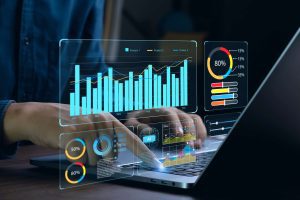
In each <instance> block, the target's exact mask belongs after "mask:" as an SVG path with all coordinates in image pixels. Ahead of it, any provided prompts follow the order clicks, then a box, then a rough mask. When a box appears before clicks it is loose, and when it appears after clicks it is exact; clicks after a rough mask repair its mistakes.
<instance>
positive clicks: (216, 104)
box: [211, 99, 239, 107]
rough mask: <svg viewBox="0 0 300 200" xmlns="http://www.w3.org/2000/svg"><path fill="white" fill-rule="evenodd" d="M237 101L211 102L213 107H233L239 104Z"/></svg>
mask: <svg viewBox="0 0 300 200" xmlns="http://www.w3.org/2000/svg"><path fill="white" fill-rule="evenodd" d="M238 102H239V101H238V100H237V99H230V100H221V101H213V102H211V106H213V107H216V106H227V105H233V104H238Z"/></svg>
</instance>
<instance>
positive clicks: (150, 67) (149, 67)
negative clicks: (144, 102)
mask: <svg viewBox="0 0 300 200" xmlns="http://www.w3.org/2000/svg"><path fill="white" fill-rule="evenodd" d="M148 70H149V71H148V84H149V102H148V103H149V108H152V107H153V105H152V100H153V99H152V98H153V97H152V78H153V76H152V65H148Z"/></svg>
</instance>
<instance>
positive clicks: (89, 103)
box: [86, 77, 92, 115]
mask: <svg viewBox="0 0 300 200" xmlns="http://www.w3.org/2000/svg"><path fill="white" fill-rule="evenodd" d="M91 84H92V80H91V77H87V78H86V114H87V115H89V114H92V110H91V107H92V97H91V96H92V95H91V92H92V91H91V90H92V86H91Z"/></svg>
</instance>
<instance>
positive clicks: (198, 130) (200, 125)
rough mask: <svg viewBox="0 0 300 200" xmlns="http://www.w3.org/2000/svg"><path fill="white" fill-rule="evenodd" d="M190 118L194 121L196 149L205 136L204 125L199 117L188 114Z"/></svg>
mask: <svg viewBox="0 0 300 200" xmlns="http://www.w3.org/2000/svg"><path fill="white" fill-rule="evenodd" d="M190 116H191V117H192V118H193V120H194V124H195V128H196V133H197V138H199V140H196V142H195V145H196V146H197V147H200V146H201V145H202V143H203V141H204V140H205V138H206V136H207V131H206V128H205V125H204V123H203V121H202V119H201V117H200V116H199V115H196V114H190Z"/></svg>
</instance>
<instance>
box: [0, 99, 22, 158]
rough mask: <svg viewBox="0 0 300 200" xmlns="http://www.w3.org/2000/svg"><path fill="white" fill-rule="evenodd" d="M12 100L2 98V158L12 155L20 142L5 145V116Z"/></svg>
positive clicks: (0, 109)
mask: <svg viewBox="0 0 300 200" xmlns="http://www.w3.org/2000/svg"><path fill="white" fill-rule="evenodd" d="M13 102H14V101H12V100H0V159H6V158H10V157H12V156H13V155H14V154H15V153H16V151H17V147H18V144H17V143H15V144H11V145H5V146H4V144H3V135H4V126H3V125H4V116H5V112H6V110H7V108H8V107H9V105H10V104H11V103H13Z"/></svg>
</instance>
